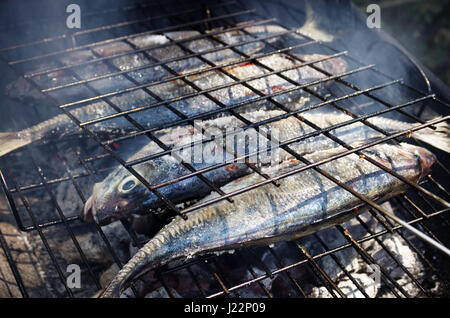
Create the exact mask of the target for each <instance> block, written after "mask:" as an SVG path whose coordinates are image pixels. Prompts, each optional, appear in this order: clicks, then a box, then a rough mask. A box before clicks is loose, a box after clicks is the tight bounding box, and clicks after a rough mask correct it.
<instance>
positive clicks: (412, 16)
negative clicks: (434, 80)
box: [353, 0, 450, 86]
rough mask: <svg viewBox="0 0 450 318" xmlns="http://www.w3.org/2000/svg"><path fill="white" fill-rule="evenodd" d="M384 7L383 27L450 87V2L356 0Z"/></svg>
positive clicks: (382, 13)
mask: <svg viewBox="0 0 450 318" xmlns="http://www.w3.org/2000/svg"><path fill="white" fill-rule="evenodd" d="M353 3H354V4H355V5H357V6H358V7H360V8H361V10H363V11H364V12H366V8H367V5H369V4H371V3H377V4H378V5H380V8H381V27H382V28H383V29H384V31H386V32H387V33H389V34H391V35H392V36H393V37H394V38H396V39H397V40H398V41H399V42H400V43H401V44H402V45H403V46H404V47H405V48H406V49H408V50H409V51H410V52H411V53H412V54H413V55H414V56H415V57H416V58H418V59H419V60H420V61H421V62H422V63H423V64H424V65H426V66H427V67H428V68H429V69H430V70H431V71H433V72H434V73H435V74H436V75H437V76H438V77H439V78H440V79H442V80H443V81H444V82H445V83H446V84H447V85H449V86H450V58H449V55H450V54H449V53H450V0H383V1H373V0H372V1H370V0H353Z"/></svg>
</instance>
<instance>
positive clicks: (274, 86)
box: [0, 54, 346, 156]
mask: <svg viewBox="0 0 450 318" xmlns="http://www.w3.org/2000/svg"><path fill="white" fill-rule="evenodd" d="M303 58H304V59H306V60H312V61H318V60H321V61H320V62H318V63H317V64H318V65H320V66H321V67H323V68H326V69H327V70H328V71H330V72H334V73H341V72H343V71H344V70H345V67H346V64H345V61H343V60H342V59H340V58H333V59H328V60H324V59H325V58H326V57H325V56H323V55H318V54H314V55H308V56H303ZM259 61H260V62H261V63H264V64H267V65H268V66H271V67H273V68H274V69H275V70H283V69H287V68H289V67H293V66H295V65H301V63H300V62H297V61H294V60H292V59H290V58H288V57H287V56H285V55H283V54H274V55H270V56H267V57H263V58H261V59H259ZM224 69H226V71H227V72H229V73H232V74H234V75H235V76H236V77H238V78H239V79H247V78H251V77H255V76H260V77H261V76H262V75H264V74H265V72H267V71H265V70H264V69H263V68H262V67H260V66H257V65H255V63H249V62H246V63H240V64H236V65H233V66H228V67H226V68H224ZM197 71H199V68H197V69H194V70H192V69H183V73H184V74H186V75H188V74H190V73H196V72H197ZM79 72H80V74H81V75H83V76H82V77H83V78H84V77H89V76H91V75H92V74H90V72H91V71H90V70H89V69H86V68H83V69H82V70H80V71H79ZM92 72H93V71H92ZM283 74H284V75H286V76H288V77H289V78H290V79H291V80H294V81H296V82H298V83H300V84H304V83H307V82H311V81H313V80H316V79H318V78H322V77H324V75H323V74H321V73H320V72H318V71H316V70H314V69H313V68H311V67H309V66H304V67H300V68H297V69H295V70H289V71H287V72H284V73H283ZM187 78H188V79H189V80H190V81H192V82H193V83H194V84H195V85H197V86H198V87H200V88H201V89H203V90H205V89H211V88H212V87H221V85H224V84H227V83H230V82H232V80H231V79H230V78H229V77H228V76H226V75H224V74H223V73H221V72H219V71H217V70H216V71H210V72H204V73H200V74H196V75H192V76H187ZM250 84H251V85H252V86H253V87H255V89H257V90H258V91H260V92H262V93H263V94H268V93H272V92H275V91H282V90H285V89H287V88H290V87H292V86H293V84H291V83H288V82H287V81H285V80H283V79H282V78H281V77H278V76H275V75H272V76H267V77H263V78H259V79H255V80H253V81H250ZM149 90H150V91H151V94H154V95H156V96H158V98H159V99H158V100H157V99H156V97H154V96H151V95H150V93H148V92H146V91H144V90H143V89H136V90H134V89H133V90H131V91H127V92H126V93H122V94H119V95H117V96H111V97H108V98H107V99H105V100H99V99H98V98H94V100H91V99H88V100H86V102H89V101H91V102H90V103H88V104H87V105H83V106H78V107H77V108H73V109H70V110H69V111H70V113H71V114H72V115H73V116H74V117H75V118H76V119H77V120H79V121H81V122H85V121H89V120H94V119H98V118H100V117H104V116H109V115H113V114H115V113H117V110H115V109H114V108H113V107H112V106H111V105H110V103H112V104H113V105H115V106H116V107H118V108H119V109H121V110H122V111H127V110H131V109H135V108H139V107H145V106H148V105H151V104H155V103H157V102H159V101H160V100H171V99H177V101H175V102H172V103H170V105H171V107H173V108H175V109H176V110H177V111H178V112H181V113H183V114H184V115H185V116H192V115H194V114H198V113H201V112H207V111H211V110H216V109H218V108H220V106H219V105H218V103H217V102H216V100H217V101H218V102H219V103H221V104H222V105H223V106H229V105H233V104H236V103H240V102H246V101H247V102H248V101H250V100H252V99H254V98H257V97H259V95H258V94H257V92H254V91H252V90H250V89H248V88H246V87H244V86H242V85H233V86H230V87H226V88H222V89H216V90H214V91H211V92H210V93H209V94H210V95H211V96H210V97H209V98H207V97H206V96H204V95H203V94H198V93H197V91H196V90H195V89H194V88H193V87H191V86H189V85H187V84H186V83H184V82H183V81H182V80H180V79H178V80H172V79H171V77H168V79H166V80H164V81H162V83H161V84H158V85H155V86H152V87H150V88H149ZM180 96H189V98H186V97H185V98H180ZM301 98H302V92H301V90H297V91H292V92H289V93H288V94H282V95H280V96H279V99H278V102H280V103H286V104H295V103H297V102H298V101H299V100H301ZM214 99H215V100H214ZM249 105H250V106H251V107H256V108H258V109H259V108H264V107H266V108H270V107H273V105H270V103H269V101H267V100H262V101H258V102H257V103H249ZM243 111H245V109H244V110H243ZM129 116H130V117H131V118H132V119H133V120H135V121H137V122H138V123H139V124H140V125H142V126H144V127H145V128H154V127H157V126H160V125H164V124H167V123H170V122H172V121H176V120H179V119H180V117H179V116H178V115H177V114H176V113H175V112H173V111H172V110H170V109H169V108H168V107H166V106H165V105H164V104H162V105H161V104H158V105H156V106H154V107H151V108H148V109H145V110H143V111H140V112H136V113H133V114H130V115H129ZM87 127H88V128H89V129H91V130H92V131H93V132H95V133H97V134H105V135H107V136H111V135H124V134H125V133H127V132H129V131H136V130H137V128H136V127H134V126H133V125H132V124H131V123H130V122H129V121H128V120H127V119H126V118H123V117H120V116H119V117H114V118H110V119H107V120H105V121H101V122H97V123H95V124H93V125H89V126H87ZM81 133H82V131H81V129H80V128H79V127H78V126H77V125H76V124H75V123H74V122H73V120H72V119H70V118H69V117H68V116H67V115H66V114H62V115H58V116H55V117H53V118H51V119H49V120H47V121H44V122H42V123H40V124H38V125H36V126H33V127H30V128H27V129H25V130H23V131H20V132H2V133H0V156H2V155H4V154H7V153H9V152H11V151H13V150H15V149H18V148H21V147H23V146H24V145H27V144H30V143H32V142H35V141H40V140H46V141H48V140H52V139H59V138H62V137H64V136H67V135H76V136H82V134H81Z"/></svg>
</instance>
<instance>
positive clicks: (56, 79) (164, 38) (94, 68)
mask: <svg viewBox="0 0 450 318" xmlns="http://www.w3.org/2000/svg"><path fill="white" fill-rule="evenodd" d="M248 30H249V31H250V32H255V35H262V34H267V32H273V31H271V29H270V28H268V29H266V30H265V31H262V30H260V29H252V28H248ZM252 30H254V31H252ZM262 32H264V33H262ZM277 32H279V31H278V30H277ZM198 35H199V32H197V31H179V32H167V33H164V34H157V35H153V34H151V35H137V36H135V37H132V38H130V39H129V41H130V43H126V42H125V41H118V42H114V43H110V44H103V45H98V46H95V47H93V48H92V50H84V49H83V50H77V51H76V52H73V53H69V54H67V55H65V56H64V57H63V58H60V59H59V60H58V61H57V62H56V61H55V62H44V63H41V64H38V65H37V66H36V67H35V69H33V70H32V71H31V73H34V72H39V71H41V70H46V69H56V68H58V67H60V66H70V65H79V66H77V67H75V68H73V72H74V73H75V74H72V73H71V72H70V71H66V70H64V69H63V70H55V72H50V73H46V74H43V75H39V76H36V77H33V81H35V82H36V83H37V84H38V85H39V87H42V88H43V89H46V88H51V87H54V86H55V83H56V86H57V85H63V84H67V83H71V82H74V81H77V78H76V75H78V76H81V77H82V79H86V78H90V77H93V76H95V77H97V76H102V75H105V74H107V73H110V72H112V71H113V70H111V68H110V67H108V65H107V64H106V63H104V62H102V61H100V62H95V63H94V64H91V63H86V62H89V61H90V60H93V59H95V58H107V57H111V63H112V64H113V65H114V66H116V67H117V68H118V69H119V70H122V71H124V70H129V69H131V68H137V67H145V66H147V65H148V67H147V68H142V69H139V70H137V71H136V72H131V73H130V75H131V77H132V78H133V79H135V80H138V81H140V82H143V81H157V80H160V79H161V78H162V77H164V76H166V75H167V74H168V73H167V71H165V70H164V69H163V68H162V67H161V66H155V67H152V66H151V65H150V64H152V63H154V62H155V61H154V60H153V61H150V60H149V59H148V58H146V57H145V56H144V54H143V53H132V52H133V51H134V48H133V47H132V45H134V46H136V47H137V48H138V49H145V48H147V47H148V48H149V50H148V51H146V52H148V54H150V56H153V57H154V58H155V59H157V60H158V59H159V60H166V59H172V58H176V57H180V56H184V55H186V53H183V51H182V49H181V48H179V47H178V46H176V45H168V44H169V42H170V41H171V40H170V39H172V38H174V39H176V40H177V39H178V40H180V39H189V38H191V37H195V36H198ZM218 37H219V38H223V39H226V40H228V41H229V42H230V43H231V44H232V43H237V42H240V41H244V40H248V39H249V37H250V36H248V35H245V34H244V33H243V32H230V33H229V34H223V35H218ZM213 42H214V41H212V40H211V39H209V38H204V39H198V40H192V41H189V42H188V44H189V48H191V49H192V48H193V49H194V50H196V51H198V50H203V49H202V48H204V47H211V46H213ZM158 45H164V46H163V47H162V48H154V49H152V48H153V47H156V46H158ZM263 48H264V44H263V43H262V42H255V43H252V44H248V45H246V46H245V47H244V52H246V53H248V54H253V53H255V52H258V51H260V50H262V49H263ZM128 53H131V54H128ZM123 54H127V55H123ZM115 55H122V56H119V57H116V58H114V56H115ZM211 57H214V59H213V60H214V61H215V62H221V61H222V62H226V61H229V60H230V59H231V58H235V57H236V54H234V53H233V52H232V51H231V50H222V51H219V52H215V53H213V55H211ZM176 65H177V67H179V68H180V70H185V69H190V68H197V67H199V66H200V65H201V63H200V60H198V59H194V58H192V59H180V60H178V61H177V62H176ZM85 76H87V77H85ZM91 84H92V85H93V86H94V88H95V89H99V90H100V92H101V93H105V92H108V91H112V90H116V89H118V88H120V87H122V88H124V87H127V86H129V85H131V83H130V82H129V81H128V80H126V79H125V78H124V77H123V76H122V75H118V76H114V77H108V78H103V79H99V80H97V81H94V82H91ZM5 94H6V95H7V96H9V97H11V98H13V99H17V100H19V101H21V102H31V103H34V104H42V103H44V104H47V103H48V100H47V99H46V97H45V96H44V95H43V94H42V93H41V92H39V91H38V90H36V89H35V88H34V87H33V86H32V85H31V84H29V83H28V82H27V81H26V80H25V79H24V78H19V79H18V80H16V81H14V82H12V83H10V84H9V85H7V87H6V89H5ZM49 94H50V95H51V96H52V97H54V98H56V99H57V100H58V101H60V102H61V103H67V102H71V101H74V100H79V99H83V98H88V97H92V93H91V92H90V91H89V89H88V88H87V87H86V86H84V85H77V86H71V87H69V88H68V89H61V90H57V91H53V92H50V93H49Z"/></svg>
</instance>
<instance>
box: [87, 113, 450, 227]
mask: <svg viewBox="0 0 450 318" xmlns="http://www.w3.org/2000/svg"><path fill="white" fill-rule="evenodd" d="M283 114H284V113H283V112H281V111H254V112H248V113H244V114H242V115H243V116H244V117H245V118H246V119H248V120H249V121H251V122H260V121H263V120H265V119H268V118H274V117H276V116H281V115H283ZM302 116H303V117H304V118H305V119H307V120H309V121H311V122H313V123H314V124H316V125H318V126H319V127H321V128H326V127H329V126H331V125H335V124H339V123H342V122H345V121H348V120H350V119H352V117H350V116H348V115H345V114H343V113H329V114H322V113H315V114H313V113H304V114H302ZM368 121H369V122H370V123H372V124H374V125H376V126H377V127H380V128H382V129H384V130H386V131H388V132H396V131H398V130H405V129H410V128H412V127H414V124H410V123H405V122H400V121H396V120H392V119H387V118H383V117H375V118H370V119H368ZM203 124H204V127H205V128H208V127H209V128H212V127H215V128H217V129H220V130H221V131H222V132H225V131H226V129H227V128H238V127H242V126H244V124H243V123H242V122H240V121H239V120H238V119H237V118H236V117H233V116H225V117H221V118H217V119H215V120H210V121H205V122H204V123H203ZM261 130H262V131H263V132H268V133H269V134H270V135H272V136H273V135H274V134H275V131H276V132H277V134H278V135H277V139H278V140H279V141H280V142H285V141H288V140H290V139H292V138H296V137H300V136H302V135H305V134H308V133H312V132H314V131H315V130H314V129H313V128H312V127H310V126H308V125H307V124H306V123H304V122H302V121H300V120H298V119H297V118H295V117H293V116H291V117H288V118H285V119H282V120H278V121H274V122H272V123H270V124H267V125H263V126H261ZM438 130H439V131H435V130H432V129H431V128H426V129H422V130H419V131H416V132H414V133H413V134H412V135H411V137H412V138H416V139H419V140H422V141H425V142H428V143H430V144H432V145H434V146H435V147H439V146H442V148H443V149H447V151H450V139H449V138H448V132H447V131H446V130H448V128H447V125H446V124H445V123H443V124H442V125H439V127H438ZM247 132H248V134H239V135H237V137H238V138H237V139H236V143H235V144H234V149H233V148H231V149H226V150H230V151H229V153H230V154H232V153H233V152H235V153H236V154H237V155H238V156H243V155H246V154H249V153H252V152H253V150H252V151H250V149H251V147H249V144H253V145H256V144H257V142H256V141H255V139H256V138H258V140H259V143H258V146H257V147H260V148H255V149H254V150H258V149H261V150H263V149H265V148H266V147H267V146H266V145H267V144H268V142H270V141H268V140H267V139H265V138H264V137H262V136H263V135H262V134H260V133H257V132H256V131H255V130H254V129H253V128H251V129H249V130H247ZM330 133H331V134H332V135H334V136H335V137H338V138H340V139H341V140H343V141H344V142H346V143H348V144H350V145H357V144H360V143H363V142H368V141H369V140H373V139H375V138H380V137H384V135H382V134H381V133H380V132H377V131H376V130H373V129H372V128H370V127H369V126H367V125H365V124H363V123H361V122H356V123H354V124H351V125H345V126H344V127H341V128H339V129H335V130H331V131H330ZM192 134H193V128H189V127H178V128H177V129H168V130H167V131H164V132H163V135H162V137H161V140H162V141H163V142H164V143H165V144H167V145H176V146H178V147H180V148H182V145H190V143H191V136H192ZM177 135H182V136H184V137H183V138H177ZM246 137H248V139H246ZM243 143H245V147H239V146H238V145H239V144H243ZM214 145H216V144H215V143H214V141H209V142H205V143H204V144H203V146H202V149H215V148H214V147H215V146H214ZM222 146H223V145H222V144H217V147H218V149H221V147H222ZM275 146H276V145H275ZM337 146H338V144H337V143H335V142H334V141H333V140H332V139H330V138H328V137H326V136H324V135H319V136H315V137H311V138H307V139H304V140H301V141H299V142H296V143H292V144H289V147H290V148H291V149H292V150H294V151H295V152H297V153H298V154H299V155H305V154H311V153H313V152H316V151H323V150H327V149H331V148H335V147H337ZM189 147H190V146H189ZM161 151H162V149H160V148H159V147H158V146H157V145H156V144H154V143H150V144H148V145H147V146H145V147H143V148H142V149H141V150H140V151H138V152H137V153H135V154H134V155H132V156H131V157H130V158H129V161H132V160H135V159H138V158H143V157H146V156H148V155H152V154H156V153H158V152H161ZM188 153H190V151H188ZM263 153H264V154H266V153H265V150H263ZM270 158H274V157H270V154H269V156H267V157H266V158H261V157H259V158H258V159H259V160H258V164H260V165H262V166H267V165H269V164H273V162H272V161H270V160H267V159H270ZM275 158H276V156H275ZM278 158H279V161H285V160H289V159H292V158H291V155H290V154H289V153H288V152H286V151H284V150H281V149H279V151H278ZM224 160H226V158H225V156H224V157H223V161H219V163H222V162H225V161H224ZM228 160H229V158H228ZM187 161H188V162H190V160H187ZM212 165H213V163H208V161H205V160H204V158H202V161H200V162H195V163H193V166H194V168H195V169H196V170H198V169H203V168H206V167H209V166H212ZM134 168H135V170H136V171H137V172H138V173H139V174H140V175H141V176H142V177H143V178H144V179H145V180H146V181H147V182H148V183H149V184H151V185H157V184H160V183H163V182H167V181H169V180H173V179H176V178H179V177H182V176H184V175H187V174H188V173H190V172H189V170H187V168H185V167H184V166H183V165H181V163H180V162H179V161H177V160H175V158H173V157H172V156H170V155H165V156H163V157H159V158H157V159H154V160H148V161H145V162H143V163H141V164H138V165H136V166H134ZM251 172H253V170H252V169H250V168H249V167H248V166H247V165H246V164H245V163H244V162H243V161H242V160H240V161H238V162H230V163H229V164H228V165H226V166H222V167H220V168H217V169H214V170H211V171H208V172H206V173H203V175H204V177H206V178H207V179H208V180H209V181H211V182H212V183H213V184H214V185H216V186H218V187H220V186H222V185H224V184H226V183H228V182H230V181H232V180H234V179H236V178H238V177H241V176H244V175H248V174H250V173H251ZM158 190H159V191H160V192H161V193H162V194H164V195H165V196H166V197H167V198H168V199H169V200H171V201H172V202H174V203H175V204H177V203H180V202H183V201H185V200H191V199H201V198H203V197H204V196H206V195H207V194H208V193H209V192H210V191H211V188H210V187H209V186H208V185H207V184H206V183H205V182H204V181H202V180H201V179H200V178H198V177H197V176H193V177H190V178H187V179H184V180H181V181H179V182H177V183H172V184H170V185H166V186H164V187H162V188H159V189H158ZM164 206H165V203H164V202H163V201H162V200H161V199H159V198H158V197H157V196H156V195H155V194H154V193H153V192H150V191H149V190H148V189H147V187H145V186H144V185H143V184H142V183H141V182H140V181H139V180H138V179H137V178H136V177H134V176H133V175H132V174H130V172H129V171H128V170H127V169H125V168H124V167H118V168H116V169H115V170H114V171H113V172H111V173H110V174H109V175H108V176H107V177H106V178H105V179H104V180H103V181H102V182H100V183H97V184H96V185H95V186H94V188H93V191H92V195H91V197H90V198H89V199H88V201H87V202H86V204H85V207H84V212H83V218H84V220H85V221H92V220H94V221H96V222H97V223H99V224H101V225H105V224H108V223H110V222H112V221H115V220H117V219H121V218H125V217H128V216H129V215H131V214H141V213H143V212H145V211H148V210H149V209H157V208H161V207H164Z"/></svg>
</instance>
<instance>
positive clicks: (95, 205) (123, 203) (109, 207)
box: [81, 196, 130, 225]
mask: <svg viewBox="0 0 450 318" xmlns="http://www.w3.org/2000/svg"><path fill="white" fill-rule="evenodd" d="M106 202H107V203H106V204H105V205H104V206H101V205H99V202H97V200H96V199H95V197H94V196H91V197H89V199H88V200H87V201H86V203H85V205H84V209H83V212H82V215H81V219H82V220H83V221H84V222H87V223H90V222H95V223H97V224H99V225H108V224H110V223H112V222H114V221H117V220H120V219H122V218H124V217H125V216H127V215H128V212H129V210H130V209H129V207H130V203H129V202H128V201H127V200H123V199H114V198H113V199H108V200H107V201H106Z"/></svg>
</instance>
